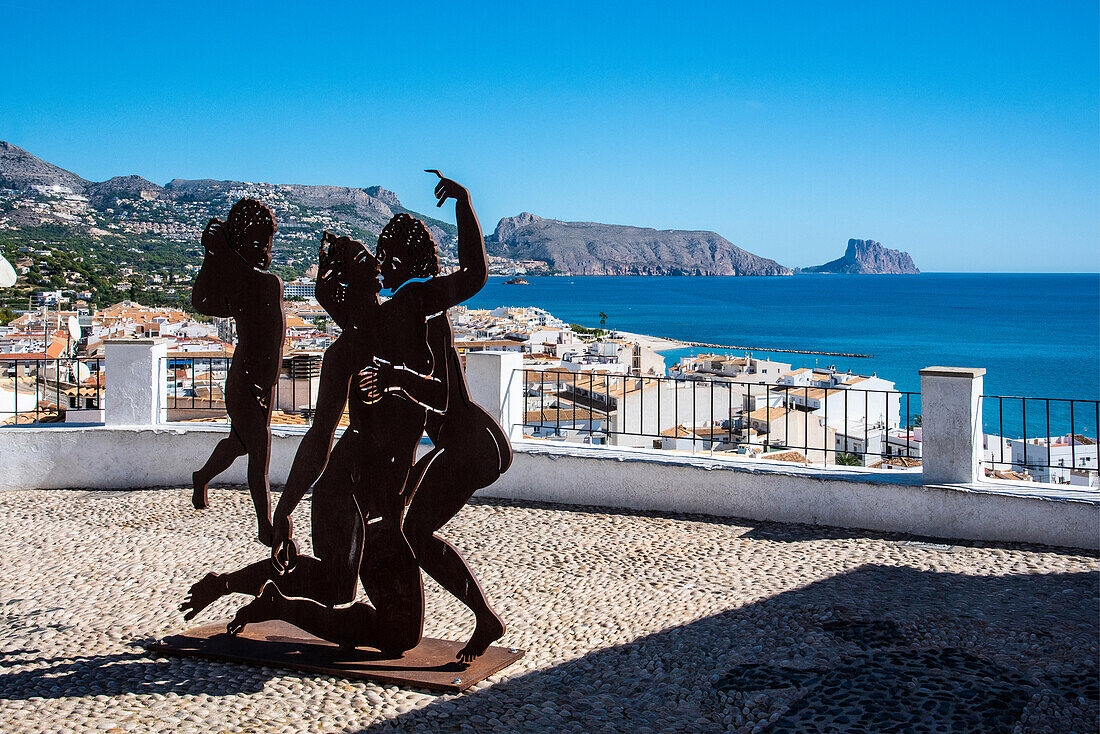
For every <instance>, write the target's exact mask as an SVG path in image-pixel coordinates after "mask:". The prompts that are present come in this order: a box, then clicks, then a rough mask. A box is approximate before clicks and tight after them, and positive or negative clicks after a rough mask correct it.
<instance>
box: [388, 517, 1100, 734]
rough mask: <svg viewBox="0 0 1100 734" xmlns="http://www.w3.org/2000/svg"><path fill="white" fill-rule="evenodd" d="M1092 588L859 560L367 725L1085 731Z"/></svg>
mask: <svg viewBox="0 0 1100 734" xmlns="http://www.w3.org/2000/svg"><path fill="white" fill-rule="evenodd" d="M787 527H789V526H787ZM1098 591H1100V583H1098V575H1097V574H1096V573H1070V574H1046V575H1042V574H1027V575H1006V576H967V575H962V574H954V573H943V572H936V571H924V570H918V569H914V568H908V567H896V566H872V565H868V566H863V567H860V568H858V569H855V570H853V571H851V572H848V573H844V574H840V575H837V576H834V577H832V578H829V579H827V580H824V581H819V582H816V583H813V584H810V585H808V586H806V587H803V588H800V589H796V590H793V591H789V592H786V593H783V594H779V595H777V596H775V597H771V598H768V599H765V600H763V601H760V602H756V603H754V604H749V605H747V606H745V607H742V608H738V609H733V610H730V611H727V612H724V613H722V614H718V615H714V616H712V617H707V618H704V619H700V620H698V621H696V622H692V623H689V624H685V625H682V626H680V627H675V628H671V629H667V630H664V631H661V632H658V633H655V634H651V635H648V636H645V637H642V638H639V639H637V640H635V641H633V642H630V643H628V644H625V645H621V646H618V647H613V648H609V649H604V650H599V651H596V652H592V653H589V654H587V655H584V656H582V657H580V658H577V659H574V660H569V661H565V662H562V663H559V664H557V665H555V666H553V667H550V668H547V669H544V670H540V671H536V672H532V673H528V674H525V675H522V676H519V677H516V678H513V679H510V680H506V681H503V682H501V683H499V684H497V685H495V686H492V687H490V688H486V689H482V690H480V691H476V692H474V693H468V694H466V695H464V696H460V697H458V698H455V699H453V700H446V699H438V700H436V701H434V702H433V703H430V704H429V705H427V706H425V707H424V708H421V709H419V710H416V711H413V712H410V713H407V714H404V715H401V716H398V717H397V718H396V719H393V720H389V721H385V722H381V723H379V724H377V725H374V726H372V727H370V728H369V729H367V731H371V732H373V731H386V730H399V731H418V730H425V731H442V732H446V731H478V732H484V731H501V732H504V731H509V732H510V731H532V730H545V731H577V732H588V731H621V732H631V734H643V733H644V732H647V731H682V732H711V731H715V732H716V731H745V732H747V731H765V732H775V733H778V732H795V731H797V732H906V733H907V734H908V733H909V732H914V733H920V732H988V733H989V734H1009V733H1010V732H1013V731H1014V730H1016V731H1056V732H1078V731H1079V732H1090V733H1091V732H1095V731H1096V730H1097V727H1098V723H1100V713H1098V711H1100V709H1098V701H1097V697H1098V690H1097V678H1098V671H1097V657H1098V640H1100V597H1098ZM1018 724H1019V725H1020V728H1019V729H1016V727H1017V725H1018ZM757 727H760V728H757Z"/></svg>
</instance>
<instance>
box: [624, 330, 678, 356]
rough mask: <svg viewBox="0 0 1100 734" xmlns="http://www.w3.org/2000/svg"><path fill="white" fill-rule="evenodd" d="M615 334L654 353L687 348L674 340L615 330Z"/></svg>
mask: <svg viewBox="0 0 1100 734" xmlns="http://www.w3.org/2000/svg"><path fill="white" fill-rule="evenodd" d="M615 333H616V334H618V335H619V336H621V337H622V338H624V339H629V340H630V341H633V342H635V343H637V344H641V345H642V346H643V347H646V348H647V349H652V350H654V351H655V352H661V351H667V350H669V349H683V348H684V347H686V346H688V345H687V344H684V343H683V342H678V341H676V340H674V339H664V338H662V337H659V336H649V335H647V334H634V333H631V332H629V331H620V330H619V329H616V330H615Z"/></svg>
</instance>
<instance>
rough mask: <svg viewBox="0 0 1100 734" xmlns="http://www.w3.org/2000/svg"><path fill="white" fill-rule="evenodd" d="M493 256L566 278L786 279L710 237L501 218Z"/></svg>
mask: <svg viewBox="0 0 1100 734" xmlns="http://www.w3.org/2000/svg"><path fill="white" fill-rule="evenodd" d="M488 247H489V251H490V252H491V253H492V254H494V255H500V256H503V257H510V258H514V259H517V260H541V261H543V262H546V263H548V264H549V265H550V267H552V268H553V269H554V270H556V271H557V272H559V273H567V274H570V275H790V274H791V269H790V268H786V267H784V266H782V265H780V264H779V263H777V262H775V261H774V260H769V259H767V258H763V257H760V256H758V255H754V254H752V253H751V252H746V251H745V250H742V249H741V248H740V247H737V246H736V245H734V244H733V243H731V242H729V241H728V240H726V239H725V238H724V237H722V236H721V235H718V234H715V233H714V232H696V231H685V230H656V229H647V228H642V227H629V226H622V225H614V224H599V223H597V222H563V221H559V220H557V219H544V218H542V217H539V216H536V215H534V214H531V213H529V212H523V213H521V214H519V215H517V216H514V217H505V218H504V219H501V220H500V223H499V224H497V227H496V230H495V231H494V232H493V234H492V235H491V236H490V237H489V238H488Z"/></svg>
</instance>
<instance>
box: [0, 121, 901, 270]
mask: <svg viewBox="0 0 1100 734" xmlns="http://www.w3.org/2000/svg"><path fill="white" fill-rule="evenodd" d="M0 189H7V190H9V191H14V192H15V194H16V195H15V196H14V197H11V196H9V197H7V198H6V199H5V198H3V197H0V238H2V237H3V231H4V229H7V230H13V229H15V230H18V229H27V230H28V231H29V230H31V229H33V228H35V227H40V226H43V225H60V226H63V227H66V228H68V229H69V230H73V231H77V232H79V233H81V234H84V235H91V236H92V237H95V238H104V237H112V236H118V237H123V236H126V235H128V234H130V235H132V234H135V233H136V234H140V235H141V236H142V240H143V242H142V243H138V244H137V246H133V247H132V249H137V250H140V249H142V248H143V247H147V246H148V245H149V240H150V239H156V237H158V236H159V237H161V238H162V239H163V240H165V242H166V243H169V242H177V243H180V242H186V243H192V244H197V237H198V234H199V233H201V231H202V227H203V226H204V225H205V223H206V220H207V218H209V217H211V216H218V217H224V216H225V214H226V213H227V212H228V209H229V207H230V206H231V205H232V201H233V200H234V199H236V198H240V197H242V196H252V197H254V198H258V199H260V200H261V201H264V202H265V203H267V204H268V205H269V206H271V207H272V209H273V210H274V212H275V215H276V219H277V220H278V222H279V233H278V235H277V236H276V241H275V253H276V258H275V262H276V263H277V264H280V265H281V266H283V267H284V268H286V269H287V270H286V271H285V272H283V275H284V276H286V275H292V274H294V273H298V274H300V273H302V272H305V270H306V268H307V267H308V265H309V264H310V263H312V261H313V260H314V259H315V253H316V247H317V242H318V241H319V236H320V232H321V230H323V229H333V230H335V231H338V232H341V233H343V234H349V235H351V236H353V237H358V238H360V239H363V240H364V241H366V242H368V243H369V244H370V243H373V241H374V240H375V239H376V237H377V235H378V233H379V232H380V231H381V229H382V227H383V226H384V225H385V223H386V222H387V221H389V219H390V218H391V217H392V216H393V215H394V214H396V213H398V212H409V213H411V214H413V215H415V216H418V217H420V218H421V219H423V220H425V222H426V223H427V225H428V227H429V229H430V230H431V231H432V234H433V236H435V238H436V240H437V242H439V243H440V247H441V251H442V253H443V255H444V261H445V262H447V261H451V262H453V259H454V244H455V241H456V239H455V237H456V229H455V227H454V226H453V225H451V224H448V223H446V222H442V221H439V220H436V219H433V218H431V217H426V216H423V215H421V214H418V213H416V212H411V211H410V210H408V209H406V208H405V207H403V206H402V204H401V202H400V200H399V199H398V197H397V195H396V194H394V193H393V192H392V191H388V190H386V189H384V188H382V187H381V186H371V187H366V188H351V187H342V186H306V185H297V184H264V183H250V182H243V181H216V180H212V179H200V180H183V179H174V180H172V181H170V182H168V183H167V184H165V185H164V186H161V185H158V184H156V183H153V182H152V181H148V180H146V179H144V178H142V177H140V176H135V175H131V176H116V177H114V178H111V179H108V180H106V181H102V182H92V181H88V180H87V179H84V178H82V177H81V176H79V175H77V174H75V173H73V172H71V171H68V170H65V169H63V168H60V167H59V166H56V165H54V164H52V163H48V162H46V161H44V160H42V159H40V158H37V157H35V156H34V155H32V154H30V153H28V152H27V151H25V150H23V149H22V148H19V147H18V146H15V145H12V144H11V143H6V142H2V141H0ZM21 195H22V196H24V197H30V198H35V197H38V198H39V199H41V198H43V197H44V198H46V199H47V200H50V199H52V200H53V201H47V204H48V206H46V208H45V209H44V208H43V206H37V207H29V208H28V207H27V206H25V205H19V204H18V202H17V201H15V202H14V203H13V201H14V200H18V199H19V197H20V196H21ZM58 201H62V202H67V204H66V206H68V208H65V207H63V206H60V205H59V204H58V203H57V202H58ZM85 202H86V207H87V209H86V210H85V209H84V208H83V207H84V206H85ZM38 204H42V202H41V201H39V202H38ZM486 246H487V249H488V251H489V253H490V254H491V255H495V256H497V257H500V258H504V259H505V260H511V261H524V262H527V263H530V262H532V261H537V262H540V263H545V267H546V268H547V269H548V270H549V271H550V272H556V273H560V274H569V275H791V274H792V272H794V271H792V269H791V268H788V267H786V266H784V265H781V264H779V263H777V262H776V261H775V260H771V259H769V258H765V257H761V256H759V255H756V254H753V253H751V252H748V251H746V250H744V249H742V248H740V247H738V246H736V245H734V244H733V243H732V242H730V241H729V240H727V239H726V238H724V237H722V236H721V235H719V234H717V233H715V232H708V231H697V230H656V229H649V228H643V227H633V226H626V225H612V224H601V223H598V222H567V221H561V220H557V219H547V218H543V217H540V216H536V215H534V214H531V213H528V212H523V213H521V214H518V215H516V216H514V217H505V218H504V219H501V220H500V222H499V223H498V224H497V226H496V228H495V230H494V232H493V233H492V234H491V235H489V236H488V237H487V238H486ZM196 254H198V252H197V250H196ZM801 272H849V273H868V272H875V273H878V272H890V273H902V272H917V271H916V267H915V266H914V265H913V263H912V259H911V258H910V257H909V255H908V254H907V253H899V252H897V251H895V250H889V249H887V248H884V247H882V246H881V245H879V244H878V243H877V242H873V241H870V240H866V241H865V240H854V239H853V240H850V241H849V243H848V251H847V252H846V254H845V256H844V257H842V258H840V259H838V260H834V261H833V262H830V263H826V264H824V265H820V266H816V267H812V268H804V269H802V271H801Z"/></svg>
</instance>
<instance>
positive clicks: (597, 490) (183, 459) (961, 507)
mask: <svg viewBox="0 0 1100 734" xmlns="http://www.w3.org/2000/svg"><path fill="white" fill-rule="evenodd" d="M227 432H228V428H227V427H225V426H201V427H197V426H188V427H186V428H182V427H180V428H176V427H161V428H138V427H105V426H97V427H94V428H75V427H74V428H69V427H65V426H64V425H58V426H56V427H53V426H51V427H26V428H8V429H4V430H0V457H3V459H2V461H3V464H2V466H3V471H2V472H0V491H4V490H15V489H63V488H79V489H117V488H132V487H153V486H178V487H181V488H186V487H189V486H190V481H191V472H193V471H194V470H195V469H196V468H198V467H199V466H201V465H202V463H203V462H204V461H205V460H206V458H207V456H209V454H210V451H211V450H212V449H213V448H214V444H215V443H217V441H218V440H220V439H221V438H222V437H223V436H225V435H226V433H227ZM302 435H304V431H301V430H278V431H276V432H275V435H274V438H273V439H272V444H271V449H272V452H271V475H270V476H271V482H272V484H275V485H280V484H283V483H285V482H286V477H287V475H288V474H289V472H290V465H291V463H292V462H293V460H294V453H295V451H297V448H298V444H299V443H300V442H301V438H302ZM515 448H516V453H515V460H514V462H513V464H512V467H511V469H509V471H508V472H507V473H506V474H505V475H504V476H503V477H501V479H500V480H498V481H497V483H496V484H494V485H493V486H491V487H488V488H486V489H484V490H482V491H481V492H480V494H481V495H483V496H486V497H501V498H509V499H526V500H539V501H546V502H560V503H564V504H579V505H601V506H607V507H620V508H625V509H634V510H664V511H674V512H695V513H703V514H709V515H718V516H725V517H740V518H747V519H750V520H775V521H781V522H801V523H809V524H815V525H833V526H839V527H850V528H864V529H868V530H881V531H892V532H902V533H912V534H915V535H927V536H932V537H942V538H965V539H972V540H989V541H1019V542H1031V543H1042V544H1047V545H1059V546H1071V547H1079V548H1091V549H1096V548H1098V547H1100V503H1098V502H1097V501H1096V500H1095V494H1096V493H1095V492H1093V493H1092V496H1093V499H1092V500H1091V501H1084V500H1081V501H1074V500H1070V499H1064V498H1061V499H1059V498H1042V497H1040V496H1036V493H1037V492H1042V491H1043V489H1044V488H1043V487H1041V486H1038V485H1034V484H1032V485H1031V486H1030V487H1027V486H1022V485H1025V484H1029V483H1020V486H1017V485H1012V484H1009V483H1004V484H1003V485H992V484H990V485H989V488H987V489H984V490H979V489H975V488H968V489H962V488H958V487H943V486H927V485H923V484H921V477H920V475H919V474H903V473H896V474H881V473H876V472H869V471H867V470H863V469H858V468H846V469H844V470H841V469H835V470H831V471H829V472H823V471H822V470H821V469H814V468H810V469H804V468H802V467H797V466H790V465H780V463H779V462H774V463H772V462H766V461H761V460H757V461H753V462H747V461H743V462H738V461H736V460H729V459H709V458H706V457H700V456H696V457H685V456H676V457H670V456H668V455H667V454H666V455H661V452H660V451H659V450H658V451H644V450H639V449H608V448H584V447H580V446H565V445H560V444H553V445H548V442H545V441H517V442H516V443H515ZM245 463H246V462H245V459H244V458H243V457H242V458H241V459H238V460H237V462H236V463H235V464H234V465H233V467H232V468H231V469H230V470H229V471H228V472H226V473H225V474H223V475H222V476H221V477H219V478H218V479H217V480H215V486H217V484H219V483H221V484H243V483H244V481H245V474H244V468H245ZM1066 492H1078V493H1079V494H1080V496H1082V497H1087V496H1089V495H1087V494H1085V493H1083V492H1082V490H1066ZM189 497H190V493H189V491H181V495H180V502H187V501H188V499H189Z"/></svg>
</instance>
